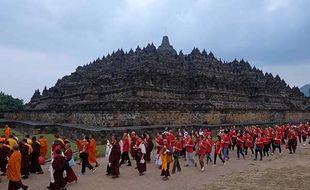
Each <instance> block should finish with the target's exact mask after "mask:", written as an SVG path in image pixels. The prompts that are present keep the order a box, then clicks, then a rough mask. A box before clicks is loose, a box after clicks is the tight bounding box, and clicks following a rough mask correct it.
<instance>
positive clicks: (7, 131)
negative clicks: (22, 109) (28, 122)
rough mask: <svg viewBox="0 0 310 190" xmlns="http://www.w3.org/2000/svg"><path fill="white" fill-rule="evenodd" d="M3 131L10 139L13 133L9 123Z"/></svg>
mask: <svg viewBox="0 0 310 190" xmlns="http://www.w3.org/2000/svg"><path fill="white" fill-rule="evenodd" d="M3 133H4V136H5V138H6V139H8V138H9V136H10V135H11V128H10V127H9V126H8V125H5V126H4V130H3Z"/></svg>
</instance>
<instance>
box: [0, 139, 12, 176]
mask: <svg viewBox="0 0 310 190" xmlns="http://www.w3.org/2000/svg"><path fill="white" fill-rule="evenodd" d="M9 155H10V148H9V147H8V146H7V145H6V144H5V142H4V141H1V142H0V171H1V172H2V173H3V174H2V175H5V172H6V165H7V164H8V157H9Z"/></svg>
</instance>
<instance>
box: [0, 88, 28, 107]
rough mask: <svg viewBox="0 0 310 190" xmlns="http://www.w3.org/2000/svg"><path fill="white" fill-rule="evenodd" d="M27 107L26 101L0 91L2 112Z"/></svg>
mask: <svg viewBox="0 0 310 190" xmlns="http://www.w3.org/2000/svg"><path fill="white" fill-rule="evenodd" d="M24 108H25V105H24V101H23V100H21V99H18V98H13V97H12V96H10V95H7V94H5V93H3V92H0V112H3V111H20V110H23V109H24Z"/></svg>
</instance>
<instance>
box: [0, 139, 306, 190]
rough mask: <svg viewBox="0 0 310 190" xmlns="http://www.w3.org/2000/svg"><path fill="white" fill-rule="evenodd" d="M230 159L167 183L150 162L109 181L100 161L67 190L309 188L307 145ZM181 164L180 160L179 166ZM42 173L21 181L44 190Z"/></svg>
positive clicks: (45, 177) (124, 169)
mask: <svg viewBox="0 0 310 190" xmlns="http://www.w3.org/2000/svg"><path fill="white" fill-rule="evenodd" d="M230 156H231V160H230V161H229V162H228V163H227V164H226V165H225V166H222V165H221V164H218V165H217V166H216V167H212V166H211V165H209V166H207V167H206V170H205V172H203V173H202V172H200V171H199V169H198V168H184V167H182V172H180V173H176V174H174V175H172V176H171V177H170V178H169V180H168V181H162V180H161V177H160V170H158V169H157V168H156V167H155V166H154V164H153V163H151V164H148V165H147V167H148V171H147V173H146V174H145V175H144V176H139V175H138V172H137V171H136V170H135V169H134V167H127V166H123V167H122V168H121V169H120V172H121V175H120V178H118V179H111V177H107V176H106V175H105V169H106V164H105V163H104V160H103V159H100V160H99V162H100V163H101V166H100V167H99V168H98V169H97V171H96V172H95V174H91V173H90V171H87V172H86V175H84V176H82V177H80V178H79V181H78V183H77V184H75V183H74V184H70V185H69V186H68V190H86V189H87V190H89V189H98V190H101V189H102V190H103V189H104V190H110V189H111V190H115V189H116V190H117V189H135V190H140V189H141V190H142V189H143V190H146V189H147V190H161V189H163V190H164V189H169V190H171V189H178V190H192V189H194V190H195V189H199V190H204V189H211V190H216V189H241V190H242V189H244V190H247V189H251V190H256V189H257V190H258V189H270V190H271V189H299V190H301V189H310V186H309V185H308V183H309V182H308V181H309V177H310V147H309V146H308V145H307V147H306V148H302V147H301V146H299V147H298V149H297V153H296V154H295V155H289V154H288V152H287V150H283V153H282V155H279V154H278V153H275V155H274V156H270V157H264V158H263V161H253V156H252V155H249V156H248V157H246V159H245V160H242V159H241V160H236V156H235V152H233V153H231V155H230ZM196 159H197V158H196ZM184 164H185V163H184V161H183V160H182V164H181V166H183V165H184ZM74 169H75V170H76V171H77V173H78V171H79V170H80V166H75V168H74ZM44 170H45V171H46V172H45V174H44V175H32V176H31V178H30V179H28V180H25V181H24V183H25V184H27V185H29V186H30V188H29V189H30V190H44V189H46V186H47V184H48V180H49V176H48V172H47V166H44ZM7 184H8V182H7V179H5V178H4V177H2V183H0V189H1V190H5V189H7Z"/></svg>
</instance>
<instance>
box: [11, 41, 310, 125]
mask: <svg viewBox="0 0 310 190" xmlns="http://www.w3.org/2000/svg"><path fill="white" fill-rule="evenodd" d="M47 72H48V71H47ZM6 117H8V118H11V119H20V120H32V121H42V122H49V123H75V124H86V125H96V126H103V127H118V126H132V125H169V124H171V125H172V124H174V125H176V124H180V125H181V124H182V125H183V124H222V123H243V122H262V121H263V122H266V121H284V120H285V121H289V120H302V119H309V118H310V101H309V99H306V98H305V97H304V96H303V94H302V93H301V92H300V91H299V89H298V88H297V87H293V88H291V87H290V86H288V85H287V84H286V82H285V81H284V80H283V79H281V78H280V77H279V76H273V75H272V74H269V73H265V74H264V73H263V72H262V71H261V70H259V69H257V68H255V67H252V66H251V65H250V64H249V63H248V62H247V61H244V60H241V61H237V60H234V61H232V62H223V61H221V60H220V59H217V58H216V57H215V56H214V55H213V53H212V52H210V53H207V52H206V51H205V50H203V51H200V50H199V49H197V48H194V49H193V50H192V52H191V53H190V54H183V53H182V51H180V52H179V53H177V52H176V50H175V49H174V48H173V46H172V45H170V43H169V39H168V37H167V36H164V37H163V39H162V43H161V45H160V46H159V47H158V48H156V47H155V46H154V45H153V43H152V44H148V45H147V46H146V47H144V48H142V49H141V48H140V47H139V46H138V47H137V48H136V50H135V51H133V50H132V49H131V50H130V51H129V52H124V51H123V50H122V49H120V50H117V51H116V52H113V53H112V54H111V55H107V56H106V57H102V58H101V59H100V58H98V59H97V60H95V61H93V62H92V63H90V64H88V65H85V66H80V67H78V68H77V69H76V71H75V72H73V73H72V74H71V75H69V76H65V77H63V78H62V79H60V80H58V81H57V83H56V85H55V86H54V87H51V88H49V89H46V88H45V89H44V90H43V92H42V94H41V93H40V92H39V90H36V91H35V93H34V95H33V97H32V98H31V101H30V102H29V104H28V106H27V110H26V111H24V112H20V113H14V114H13V113H8V115H7V116H6Z"/></svg>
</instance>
